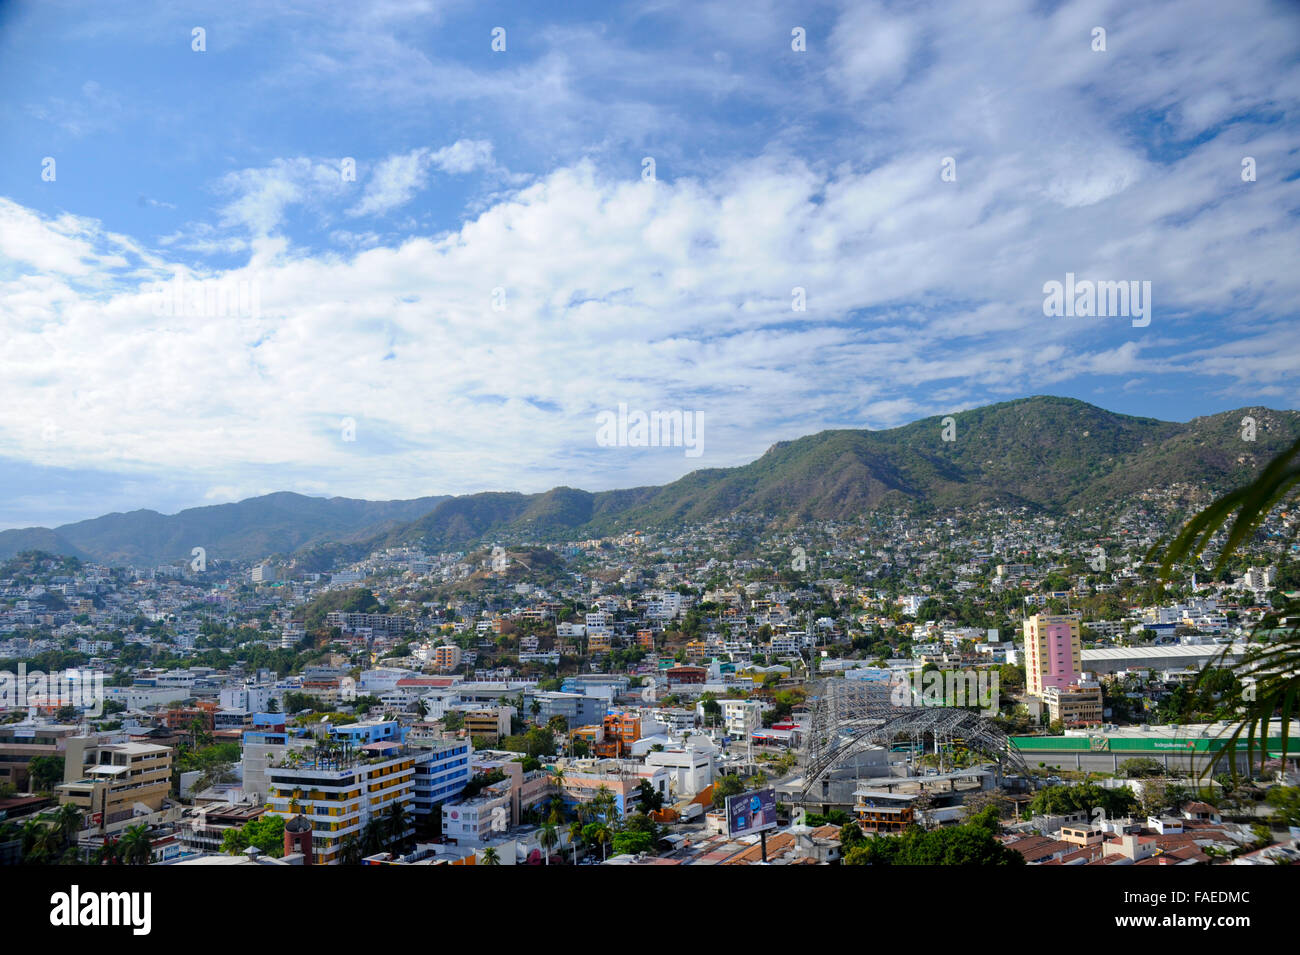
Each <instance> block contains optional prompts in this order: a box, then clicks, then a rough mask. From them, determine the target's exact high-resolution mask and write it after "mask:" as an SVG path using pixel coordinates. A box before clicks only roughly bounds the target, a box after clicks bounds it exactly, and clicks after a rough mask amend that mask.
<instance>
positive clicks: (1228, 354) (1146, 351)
mask: <svg viewBox="0 0 1300 955" xmlns="http://www.w3.org/2000/svg"><path fill="white" fill-rule="evenodd" d="M494 47H496V48H495V49H494ZM1298 106H1300V5H1298V4H1294V3H1267V2H1260V0H1239V2H1233V3H1231V4H1225V3H1222V2H1201V3H1198V2H1179V3H1160V2H1149V3H1142V4H1132V3H1130V2H1127V0H1124V2H1067V3H1051V2H1022V0H981V3H979V4H978V5H975V4H971V5H951V4H937V3H920V2H918V3H880V2H850V3H844V4H839V3H815V2H814V3H798V4H795V3H778V2H768V0H747V2H746V3H745V4H737V3H734V2H733V3H713V2H707V0H704V2H691V3H681V4H671V3H662V2H653V0H652V2H637V3H626V4H619V3H606V2H602V3H592V4H582V3H576V4H575V3H565V4H545V5H542V4H523V3H517V4H500V3H485V2H477V0H476V2H456V0H452V2H436V0H382V2H372V3H365V2H356V3H346V4H344V3H339V4H321V3H316V2H306V0H291V2H282V0H253V2H244V0H222V2H221V3H177V2H170V0H169V2H149V0H133V2H130V3H117V2H112V0H106V2H96V3H93V4H87V3H64V2H60V0H42V2H40V3H21V2H20V3H13V2H10V3H0V146H2V147H3V148H0V398H2V400H0V527H25V526H33V525H45V526H55V525H57V524H60V523H65V522H68V521H73V520H80V519H84V518H88V517H94V516H97V515H100V514H104V513H108V512H112V511H124V510H132V509H136V508H151V509H154V510H159V511H162V512H164V513H171V512H174V511H176V510H179V509H181V508H184V507H189V506H199V505H204V504H213V503H223V502H226V501H233V500H239V499H243V498H246V497H250V496H254V495H257V494H263V493H268V492H271V491H297V492H300V493H304V494H312V495H321V496H334V495H342V496H347V497H360V498H368V499H391V498H410V497H417V496H422V495H429V494H460V493H471V492H475V491H484V490H519V491H526V492H531V491H539V490H544V489H546V488H550V487H553V486H557V485H569V486H573V487H582V488H587V489H589V490H602V489H608V488H615V487H631V486H637V485H644V484H659V483H665V482H668V481H671V480H674V479H676V478H677V477H680V476H681V475H683V474H685V473H687V472H689V471H691V470H695V469H697V468H701V467H729V466H734V465H738V464H743V463H746V462H748V461H750V460H753V459H754V458H756V457H758V456H759V455H761V454H762V453H763V452H764V451H765V450H766V449H767V448H768V447H770V446H771V445H772V444H773V443H775V442H777V441H781V440H787V439H791V438H795V437H798V436H801V435H805V434H810V433H814V432H817V431H820V430H824V429H827V428H888V427H894V426H897V425H900V424H904V423H906V422H908V421H912V420H916V419H918V418H922V417H926V416H929V415H936V414H948V413H953V412H957V411H960V410H963V409H966V408H971V407H976V406H979V405H983V404H988V403H991V402H996V401H1006V400H1010V399H1013V398H1018V397H1024V396H1028V395H1036V394H1055V395H1065V396H1070V397H1075V398H1080V399H1082V400H1084V401H1089V402H1091V403H1093V404H1096V405H1099V406H1101V407H1104V408H1107V409H1110V410H1114V411H1120V412H1124V413H1128V414H1139V415H1147V416H1151V417H1157V418H1163V419H1166V420H1177V421H1186V420H1189V419H1190V418H1192V417H1194V416H1197V415H1203V414H1212V413H1216V412H1219V411H1224V410H1229V409H1234V408H1239V407H1244V406H1250V405H1266V406H1269V407H1273V408H1297V407H1300V325H1297V323H1296V321H1295V320H1294V319H1295V314H1296V302H1297V301H1298V298H1297V292H1298V291H1300V288H1298V287H1300V267H1297V264H1298V262H1300V257H1298V256H1297V252H1298V251H1300V241H1298V240H1300V217H1298V215H1297V212H1298V210H1300V133H1298V129H1297V108H1298ZM1067 273H1072V274H1073V275H1074V277H1075V281H1076V282H1081V281H1094V282H1103V281H1104V282H1126V283H1127V282H1135V283H1137V286H1136V288H1138V289H1143V288H1149V290H1150V291H1149V306H1150V307H1149V314H1147V316H1146V317H1145V319H1143V320H1141V321H1139V320H1138V319H1136V318H1134V319H1131V318H1130V317H1127V316H1124V315H1115V314H1107V315H1096V316H1080V315H1073V316H1069V315H1065V316H1062V315H1054V314H1053V315H1049V314H1047V312H1048V311H1049V310H1048V309H1047V308H1046V307H1045V299H1046V297H1047V296H1046V295H1045V290H1046V286H1047V284H1048V283H1051V282H1060V283H1062V284H1063V285H1064V284H1065V283H1066V281H1067V278H1066V277H1067ZM1145 283H1150V284H1149V286H1148V285H1145ZM196 289H197V291H195V290H196ZM796 290H798V291H796ZM1144 301H1145V298H1144ZM620 406H625V408H626V409H627V413H628V415H629V416H631V417H632V419H634V418H635V414H634V413H635V412H637V411H644V412H646V413H650V412H660V413H661V414H669V413H672V412H682V413H683V414H684V415H687V416H688V417H687V418H686V419H685V420H691V421H693V423H694V425H695V431H696V434H695V435H694V438H695V443H696V445H697V447H696V449H695V450H694V451H693V452H692V453H691V454H687V453H686V452H687V451H688V450H690V449H688V448H685V447H683V446H672V447H631V446H618V445H617V444H613V445H611V443H610V442H609V441H608V440H601V439H599V433H598V420H600V418H601V416H602V413H603V412H610V411H616V410H617V409H618V408H619V407H620ZM606 420H608V415H606ZM970 439H971V440H977V436H970ZM633 440H634V441H635V437H633Z"/></svg>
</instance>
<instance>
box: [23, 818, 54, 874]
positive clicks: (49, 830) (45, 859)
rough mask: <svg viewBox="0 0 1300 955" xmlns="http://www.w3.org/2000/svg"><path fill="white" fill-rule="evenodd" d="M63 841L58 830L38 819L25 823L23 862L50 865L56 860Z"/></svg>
mask: <svg viewBox="0 0 1300 955" xmlns="http://www.w3.org/2000/svg"><path fill="white" fill-rule="evenodd" d="M60 845H61V842H60V840H59V833H58V830H57V829H56V828H55V827H54V826H52V825H46V824H45V823H44V822H42V821H40V820H37V819H29V820H28V821H27V822H26V823H25V824H24V825H23V847H22V851H23V862H24V863H25V864H27V865H48V864H50V863H51V862H53V861H54V856H55V853H56V852H57V851H58V849H59V846H60Z"/></svg>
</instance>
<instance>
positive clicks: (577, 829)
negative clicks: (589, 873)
mask: <svg viewBox="0 0 1300 955" xmlns="http://www.w3.org/2000/svg"><path fill="white" fill-rule="evenodd" d="M581 838H582V820H581V819H575V820H574V821H573V822H571V823H569V845H571V846H573V864H574V865H577V864H578V840H579V839H581Z"/></svg>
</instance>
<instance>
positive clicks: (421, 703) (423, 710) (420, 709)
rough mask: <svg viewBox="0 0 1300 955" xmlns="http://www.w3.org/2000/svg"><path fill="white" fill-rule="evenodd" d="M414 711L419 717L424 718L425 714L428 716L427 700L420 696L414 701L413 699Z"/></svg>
mask: <svg viewBox="0 0 1300 955" xmlns="http://www.w3.org/2000/svg"><path fill="white" fill-rule="evenodd" d="M415 712H416V713H418V714H419V716H420V719H424V718H425V717H426V716H428V715H429V701H428V700H426V699H425V698H424V697H420V698H419V699H418V700H416V701H415Z"/></svg>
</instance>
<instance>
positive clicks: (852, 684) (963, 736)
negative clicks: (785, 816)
mask: <svg viewBox="0 0 1300 955" xmlns="http://www.w3.org/2000/svg"><path fill="white" fill-rule="evenodd" d="M809 715H810V717H811V718H810V721H809V726H808V733H807V735H806V736H805V737H804V746H803V763H804V776H803V787H802V789H801V791H800V797H801V798H806V797H807V796H808V791H809V790H810V789H811V788H812V787H813V784H814V783H816V782H817V781H818V780H819V779H821V777H822V776H823V775H825V773H826V772H827V771H828V770H830V769H832V768H833V767H834V766H835V765H836V764H838V763H840V762H842V761H843V760H845V759H847V758H848V757H849V756H852V755H853V754H854V753H856V752H859V751H861V750H863V749H866V748H867V747H868V746H873V745H884V746H888V745H890V744H892V743H893V742H894V741H895V740H898V739H899V738H903V739H908V740H910V741H912V742H913V743H915V744H918V745H921V746H923V745H924V743H925V740H926V739H927V738H928V739H932V740H933V741H934V743H935V748H936V750H938V751H940V752H941V753H942V746H943V744H945V743H949V742H952V741H953V740H958V739H960V740H962V742H963V744H964V745H965V746H966V748H967V749H970V750H973V751H975V752H979V753H983V754H984V755H986V756H988V757H989V758H990V759H993V760H995V761H996V762H997V764H998V772H999V775H1000V774H1001V773H1002V772H1003V771H1004V770H1007V769H1010V770H1013V771H1017V772H1022V773H1025V774H1028V772H1029V769H1028V766H1027V765H1026V763H1025V761H1024V758H1023V757H1022V756H1021V755H1020V750H1018V749H1017V748H1016V746H1015V744H1014V743H1012V742H1011V740H1010V739H1008V738H1007V736H1006V734H1005V733H1003V732H1002V731H1001V730H1000V729H998V727H997V726H996V725H994V724H993V723H991V722H990V721H988V720H986V719H984V718H983V717H982V716H980V715H979V714H978V713H975V712H973V711H971V710H965V709H958V708H956V707H950V706H895V705H894V704H893V703H891V702H890V701H889V700H888V698H885V699H882V698H881V692H880V688H879V687H878V686H873V685H871V684H870V683H863V682H859V681H855V680H843V679H830V680H821V681H819V682H818V683H817V684H816V687H815V689H814V691H813V693H812V695H811V696H810V697H809Z"/></svg>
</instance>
